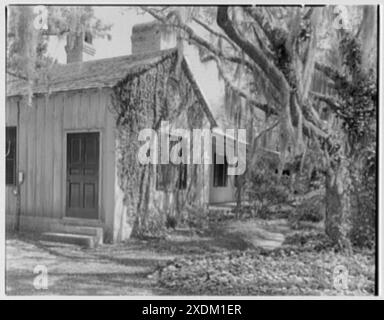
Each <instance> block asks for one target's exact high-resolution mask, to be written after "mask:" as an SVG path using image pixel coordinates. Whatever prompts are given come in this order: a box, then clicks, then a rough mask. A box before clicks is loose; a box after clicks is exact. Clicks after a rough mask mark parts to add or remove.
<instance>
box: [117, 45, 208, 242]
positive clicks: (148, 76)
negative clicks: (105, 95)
mask: <svg viewBox="0 0 384 320" xmlns="http://www.w3.org/2000/svg"><path fill="white" fill-rule="evenodd" d="M184 68H186V64H185V61H184V60H181V59H178V52H174V53H172V54H168V55H165V56H164V57H163V58H161V59H160V60H159V61H157V62H156V63H153V64H148V65H145V66H142V67H140V68H137V69H136V70H134V71H133V72H131V73H129V74H128V75H127V76H126V78H125V79H123V80H121V81H120V82H119V83H118V84H117V85H116V86H115V87H114V89H113V94H112V106H113V112H114V114H115V118H116V130H117V132H116V139H117V159H116V160H117V161H116V166H117V179H118V185H119V187H120V188H121V190H122V191H123V192H124V205H125V206H126V208H127V211H126V212H127V213H126V214H127V217H126V219H125V220H126V223H128V224H130V225H132V226H133V230H132V236H136V237H141V236H146V235H151V236H153V235H159V234H162V232H163V231H164V230H165V227H166V225H167V222H168V223H169V221H170V220H172V219H173V220H174V223H173V226H174V224H175V223H176V222H177V221H181V220H183V219H184V220H185V219H187V218H188V216H189V214H191V212H192V211H196V210H201V208H202V207H203V201H202V196H203V194H202V193H203V184H204V183H205V182H204V181H203V180H204V173H203V170H204V168H203V166H202V165H188V168H187V185H186V188H183V189H180V188H178V181H177V179H176V178H177V177H176V176H177V175H174V176H175V177H171V178H170V179H169V182H168V183H169V185H168V186H167V188H165V190H161V191H159V190H158V189H157V188H156V165H153V164H148V165H142V164H140V163H139V161H138V158H137V154H138V150H139V148H140V146H141V145H142V144H143V142H140V141H139V140H138V134H139V132H140V130H141V129H144V128H152V129H154V130H157V131H158V130H159V128H160V124H161V121H169V123H170V124H171V126H172V127H174V128H183V129H186V128H190V129H192V128H201V127H202V126H203V123H204V112H203V109H202V107H201V103H200V102H199V101H198V99H197V96H196V92H195V88H194V87H193V86H192V85H191V83H190V81H189V79H188V77H187V76H186V74H185V72H184V71H183V70H184ZM158 136H160V134H158ZM170 166H172V164H170ZM205 179H206V178H205Z"/></svg>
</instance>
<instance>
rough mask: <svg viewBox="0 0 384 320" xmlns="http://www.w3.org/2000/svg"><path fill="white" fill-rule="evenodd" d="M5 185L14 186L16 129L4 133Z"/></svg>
mask: <svg viewBox="0 0 384 320" xmlns="http://www.w3.org/2000/svg"><path fill="white" fill-rule="evenodd" d="M5 162H6V164H5V183H6V184H7V185H15V184H16V127H7V128H6V131H5Z"/></svg>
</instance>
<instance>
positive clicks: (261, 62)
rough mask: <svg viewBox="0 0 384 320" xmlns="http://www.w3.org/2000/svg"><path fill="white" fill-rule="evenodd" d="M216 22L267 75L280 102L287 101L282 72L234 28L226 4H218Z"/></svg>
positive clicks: (287, 88) (287, 96)
mask: <svg viewBox="0 0 384 320" xmlns="http://www.w3.org/2000/svg"><path fill="white" fill-rule="evenodd" d="M217 24H218V25H219V27H221V28H222V29H223V31H224V32H225V33H226V35H227V36H228V37H229V38H230V39H231V40H233V41H234V42H235V43H236V44H237V45H238V46H239V47H240V48H241V49H242V50H244V52H245V53H246V54H247V55H248V56H249V58H250V59H252V61H254V62H255V63H256V65H258V66H259V68H260V69H261V70H262V71H263V73H264V74H265V75H266V76H267V78H268V80H269V81H270V82H271V84H272V85H273V86H274V87H275V89H276V90H278V91H279V92H280V93H281V96H280V99H281V101H280V102H281V104H282V105H285V104H286V103H288V99H289V91H290V87H289V84H288V82H287V80H286V79H285V77H284V75H283V74H282V72H281V71H280V70H279V69H277V67H276V66H275V65H274V64H272V63H271V62H270V61H269V59H268V58H267V57H266V56H265V55H264V53H263V52H262V51H261V50H260V49H259V48H257V47H256V46H254V45H253V44H252V43H250V42H249V41H248V40H247V39H246V38H244V37H243V36H241V35H240V34H239V33H238V32H237V30H236V29H235V28H234V26H233V23H232V21H230V20H229V17H228V6H220V7H218V10H217Z"/></svg>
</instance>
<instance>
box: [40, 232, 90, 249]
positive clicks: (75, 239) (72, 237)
mask: <svg viewBox="0 0 384 320" xmlns="http://www.w3.org/2000/svg"><path fill="white" fill-rule="evenodd" d="M41 240H44V241H50V242H61V243H67V244H75V245H78V246H82V247H85V248H94V247H95V246H96V245H97V243H96V241H95V237H94V236H90V235H82V234H74V233H56V232H45V233H43V234H42V235H41Z"/></svg>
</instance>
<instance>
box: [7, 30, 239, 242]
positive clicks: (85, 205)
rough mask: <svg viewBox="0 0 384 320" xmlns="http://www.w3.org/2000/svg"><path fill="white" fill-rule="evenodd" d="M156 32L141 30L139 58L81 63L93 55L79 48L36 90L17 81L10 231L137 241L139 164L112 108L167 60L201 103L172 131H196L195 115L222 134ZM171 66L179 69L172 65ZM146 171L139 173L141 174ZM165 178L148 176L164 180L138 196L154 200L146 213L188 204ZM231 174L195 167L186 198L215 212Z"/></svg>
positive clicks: (12, 92) (13, 84)
mask: <svg viewBox="0 0 384 320" xmlns="http://www.w3.org/2000/svg"><path fill="white" fill-rule="evenodd" d="M153 26H154V25H148V24H145V25H140V26H136V27H134V30H133V31H134V33H133V35H132V48H133V52H134V54H133V55H129V56H121V57H115V58H108V59H102V60H93V61H87V62H83V61H81V59H82V54H83V53H84V52H89V48H85V47H80V49H79V48H75V49H76V50H77V51H76V50H74V51H73V50H72V51H70V48H69V49H68V50H67V52H71V55H70V58H69V60H68V62H69V63H67V64H65V65H61V64H60V65H55V66H54V67H52V68H51V70H50V71H49V72H48V74H44V75H43V74H42V75H41V76H40V77H39V79H38V81H37V82H36V83H34V84H33V86H32V88H29V87H28V86H27V84H26V83H25V82H24V81H21V80H19V79H8V81H7V103H6V152H7V154H6V223H7V227H8V228H9V229H12V228H15V227H16V228H18V229H20V230H33V231H37V232H44V231H57V232H71V228H73V227H87V228H89V227H91V228H98V229H101V230H102V231H103V233H104V241H109V242H113V241H119V240H123V239H125V238H127V237H129V236H130V233H131V229H132V224H133V223H134V222H133V221H131V220H130V219H129V217H130V215H129V212H131V211H132V210H133V211H135V210H140V208H139V205H137V204H135V205H133V204H132V202H130V200H129V198H128V199H127V194H128V193H129V191H127V189H126V186H127V183H129V181H130V178H131V177H130V176H129V170H128V171H126V170H125V169H126V166H129V159H133V158H132V157H134V156H136V155H132V154H131V155H129V154H128V156H127V155H124V154H123V152H120V151H121V150H126V149H124V146H126V147H127V146H128V147H129V141H128V143H127V140H124V139H127V138H129V137H127V136H125V135H124V130H122V128H128V127H127V124H125V127H124V125H123V126H119V124H121V123H123V122H122V121H120V120H121V119H118V117H119V115H118V114H116V113H115V112H114V110H116V109H115V108H114V102H113V101H112V100H113V98H116V95H117V92H120V93H121V88H122V87H124V86H125V87H124V88H127V85H128V84H129V83H134V81H136V80H135V79H136V78H137V79H139V78H138V77H142V78H145V79H148V81H152V80H153V78H154V76H153V74H152V73H151V72H152V71H153V70H155V69H156V70H157V69H159V68H161V66H163V65H164V63H165V62H166V61H174V62H175V61H176V62H177V63H178V64H180V68H181V71H180V73H181V77H182V78H183V83H185V84H186V85H185V88H184V89H185V90H188V92H190V96H191V97H192V99H193V103H191V104H188V105H187V106H185V108H188V109H186V110H180V112H178V115H177V116H176V117H175V118H174V122H173V125H175V126H176V127H177V126H180V125H184V126H188V119H190V118H191V117H194V116H195V118H197V120H198V123H199V126H200V127H201V128H204V127H205V128H213V127H215V126H216V122H215V119H214V118H213V116H212V114H211V112H210V109H209V107H208V104H207V102H206V100H205V99H204V96H203V94H202V93H201V91H200V89H199V87H198V85H197V83H196V81H195V79H194V77H193V75H192V72H191V71H190V69H189V66H188V63H187V61H186V60H185V59H184V58H183V57H178V51H177V50H176V49H169V50H160V49H162V48H161V46H160V41H159V39H158V37H156V34H157V31H156V28H155V27H153ZM154 31H156V32H155V33H154ZM80 42H81V41H80ZM85 49H86V50H85ZM74 52H75V53H74ZM176 62H175V63H176ZM170 65H174V64H172V63H171V62H170ZM171 69H172V67H171ZM151 70H152V71H151ZM168 71H169V72H173V71H172V70H168ZM168 71H167V72H168ZM169 72H168V74H169ZM135 77H136V78H135ZM151 79H152V80H151ZM159 79H160V78H159ZM160 80H161V79H160ZM156 81H157V80H156ZM147 88H150V87H148V86H147ZM153 88H155V87H153ZM28 89H32V91H33V98H32V106H28V104H27V99H26V98H25V97H26V96H27V95H28ZM184 89H183V90H184ZM119 90H120V91H119ZM148 90H152V89H148ZM148 90H147V92H146V94H148V96H154V95H156V94H157V93H156V92H155V90H154V89H153V90H152V91H148ZM156 90H160V91H161V90H164V89H159V88H158V89H156ZM142 99H144V98H142ZM140 101H141V100H140ZM120 102H121V101H120ZM129 112H130V111H129V110H128V113H127V114H131V113H129ZM153 112H154V114H155V115H153V114H152V113H151V115H149V114H148V117H149V118H150V117H152V118H151V119H154V118H153V117H155V116H156V113H157V114H159V113H160V112H161V110H156V108H155V109H153ZM149 118H148V119H149ZM128 125H129V123H128ZM128 131H129V128H128ZM124 141H125V142H124ZM124 143H125V145H124ZM130 157H131V158H130ZM132 161H134V160H132ZM138 168H139V167H137V168H136V169H135V168H133V170H134V172H135V170H139V169H138ZM193 168H194V169H193ZM124 170H125V171H124ZM156 170H157V171H151V172H147V173H146V174H147V175H146V177H156V179H152V180H151V181H150V182H149V186H148V189H147V193H145V192H144V191H143V190H138V191H137V194H138V195H140V196H141V195H143V194H146V195H147V196H148V197H151V199H152V200H149V198H148V199H146V205H147V206H150V209H151V208H152V209H153V208H157V209H158V210H161V207H162V206H164V203H166V202H170V201H172V197H175V196H177V197H179V196H180V195H179V193H177V195H175V193H172V192H171V193H169V192H167V190H164V189H162V188H161V183H159V179H160V178H159V176H160V175H159V173H158V172H159V171H158V169H156ZM192 170H194V171H193V172H192ZM225 170H226V168H225V166H222V165H221V166H217V167H215V166H213V168H211V166H200V167H198V168H196V167H193V166H191V168H188V169H187V171H185V172H184V173H183V175H184V176H183V177H184V180H185V181H183V182H182V183H181V184H180V183H179V184H178V186H179V188H178V189H182V191H181V192H180V193H181V194H184V196H183V195H181V198H183V197H184V198H186V197H190V196H189V195H187V191H186V190H189V189H190V188H189V186H190V185H191V186H194V187H193V188H194V189H195V190H198V191H199V192H198V194H195V195H194V198H189V200H188V201H190V202H191V203H192V202H193V203H196V204H198V206H200V207H201V208H206V206H207V205H208V204H209V202H210V199H211V200H212V199H216V198H217V197H216V198H215V197H213V196H212V195H211V196H210V192H211V191H210V190H215V189H216V192H217V190H219V188H227V183H226V181H227V180H226V179H227V177H226V173H225ZM124 175H125V176H124ZM143 175H144V174H143ZM180 175H181V174H179V178H180ZM187 176H188V178H186V177H187ZM122 177H124V178H122ZM143 179H144V178H143ZM148 179H150V178H148ZM127 181H128V182H127ZM183 190H184V191H183ZM212 192H214V191H212ZM232 194H233V193H232ZM155 200H156V201H157V203H156V201H155ZM216 200H219V201H220V198H217V199H216ZM225 200H226V201H228V200H231V199H229V198H228V197H227V199H225ZM175 203H176V202H175ZM176 204H177V205H179V202H177V203H176ZM159 208H160V209H159ZM147 209H148V208H147ZM132 214H135V213H134V212H133V213H132ZM85 229H86V228H84V230H85Z"/></svg>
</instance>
